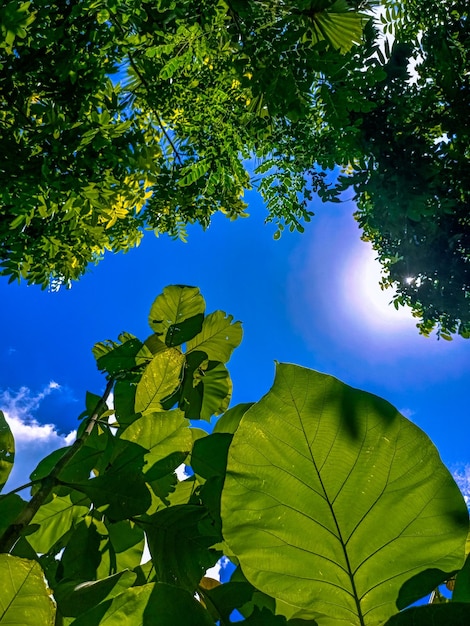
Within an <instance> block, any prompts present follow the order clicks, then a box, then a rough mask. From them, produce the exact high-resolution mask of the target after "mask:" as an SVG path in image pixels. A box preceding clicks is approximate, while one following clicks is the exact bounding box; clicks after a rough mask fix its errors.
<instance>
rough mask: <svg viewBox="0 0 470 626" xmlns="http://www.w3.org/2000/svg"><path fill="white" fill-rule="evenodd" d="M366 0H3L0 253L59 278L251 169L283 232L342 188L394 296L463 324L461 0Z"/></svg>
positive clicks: (198, 213)
mask: <svg viewBox="0 0 470 626" xmlns="http://www.w3.org/2000/svg"><path fill="white" fill-rule="evenodd" d="M377 4H378V3H377V2H375V1H374V0H364V1H362V2H361V1H355V0H349V1H346V0H302V1H301V2H281V1H279V0H244V1H243V2H242V1H239V0H231V1H226V0H219V1H215V0H201V2H198V3H197V5H195V4H194V2H189V1H184V2H175V1H173V0H160V1H155V0H151V1H147V0H132V2H129V1H128V0H113V2H108V1H106V2H105V1H104V0H80V1H79V2H73V3H72V2H67V1H66V0H60V1H59V0H57V1H56V2H53V3H51V2H49V1H46V0H35V1H34V2H21V1H20V0H11V1H10V2H9V3H7V4H5V5H4V6H3V7H2V8H1V9H0V23H1V29H0V94H1V95H0V139H1V141H2V146H3V147H4V150H3V153H4V157H3V158H2V161H1V162H0V262H1V266H2V273H3V274H5V275H8V276H10V279H11V280H15V279H18V280H19V279H21V278H23V279H26V280H27V281H28V282H30V283H36V284H40V285H42V286H43V287H47V286H48V285H49V284H50V283H51V280H52V283H53V284H61V283H65V284H68V283H69V281H71V280H74V279H77V278H79V277H80V276H81V275H82V274H83V272H84V271H85V270H86V267H87V265H88V264H89V263H90V262H92V261H97V260H99V259H100V258H101V257H102V255H103V254H104V252H105V251H106V250H114V251H118V250H124V251H125V250H128V249H129V248H130V247H132V246H135V245H138V243H139V241H140V239H141V237H142V234H143V232H144V231H145V230H153V231H154V232H155V233H156V234H157V235H158V234H160V233H169V234H170V235H171V236H173V237H182V238H184V237H185V225H186V224H191V223H199V224H201V225H202V226H203V227H206V226H207V225H208V224H209V222H210V219H211V216H212V215H213V214H214V213H215V212H217V211H222V212H223V213H224V214H226V215H227V216H228V217H229V218H230V219H235V218H237V217H240V216H243V215H246V213H245V209H246V204H245V203H244V201H243V194H244V191H245V190H247V189H250V188H251V187H252V186H255V187H256V188H257V189H258V190H259V192H260V193H261V195H262V197H263V198H264V200H265V202H266V205H267V209H268V217H267V219H268V220H272V221H274V222H275V223H277V225H278V231H277V233H276V236H279V235H280V233H281V231H282V230H283V229H284V228H285V227H286V226H287V227H288V228H290V229H292V230H293V229H298V230H303V228H304V226H303V224H304V222H305V221H308V220H310V217H311V215H312V213H311V211H310V210H309V208H308V202H309V201H310V200H311V199H312V197H313V194H314V193H318V194H319V196H320V197H321V198H322V199H323V200H332V201H339V200H340V197H341V193H342V192H343V191H345V190H347V189H350V188H351V189H353V190H354V194H355V198H356V201H357V204H358V213H357V219H358V221H359V223H360V225H361V226H362V228H363V229H364V237H365V238H367V239H369V240H371V241H372V243H373V245H374V247H375V248H376V250H377V252H378V257H379V259H380V261H381V262H382V265H383V266H384V269H385V271H386V276H385V282H386V283H391V284H393V285H394V286H395V287H396V288H397V297H396V304H397V306H399V305H400V304H409V305H410V306H411V307H412V308H413V310H414V312H415V313H416V316H417V318H418V319H419V320H420V329H421V331H422V332H424V333H429V332H430V331H431V330H432V329H433V328H434V327H435V326H436V325H437V327H438V330H440V331H442V332H441V336H442V337H444V338H449V337H450V335H451V334H452V333H454V332H458V333H459V334H461V335H462V336H468V335H469V323H470V321H469V307H468V303H469V296H468V294H469V292H470V287H469V282H470V279H469V270H468V267H469V263H468V259H469V243H468V237H469V235H468V210H467V207H468V193H469V192H468V176H467V175H466V173H467V170H468V157H469V155H468V143H469V142H468V121H467V111H468V93H469V92H470V90H469V88H468V76H469V71H468V41H469V32H468V28H469V26H468V20H467V19H466V17H465V16H466V9H465V6H464V4H465V3H459V2H444V3H443V2H441V1H440V0H439V1H438V0H434V1H433V2H424V1H422V0H402V1H401V2H395V1H392V0H388V1H386V2H385V3H383V4H384V9H385V10H384V11H383V13H382V14H381V17H380V21H381V25H380V28H379V27H378V24H379V22H378V21H377V19H378V18H376V17H375V18H373V17H372V15H373V14H372V9H373V8H374V7H376V6H377ZM383 32H385V36H386V37H388V36H389V35H390V34H393V37H394V38H395V43H394V44H393V45H392V44H390V42H388V43H387V41H384V36H383ZM410 59H414V61H415V62H416V63H415V65H416V70H417V72H418V78H417V80H415V81H414V82H413V81H410V79H409V74H408V62H409V60H410ZM248 159H254V161H251V163H250V166H249V167H248V165H247V163H248V161H247V160H248ZM253 163H255V165H253ZM337 166H339V168H340V172H342V176H340V177H339V179H337V180H336V182H334V183H330V182H327V180H326V176H325V172H327V171H328V170H335V171H337Z"/></svg>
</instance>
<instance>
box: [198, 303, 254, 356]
mask: <svg viewBox="0 0 470 626" xmlns="http://www.w3.org/2000/svg"><path fill="white" fill-rule="evenodd" d="M232 320H233V316H232V315H226V314H225V313H224V312H223V311H214V313H210V314H209V315H208V316H207V317H206V318H205V319H204V323H203V325H202V330H201V332H200V333H199V334H198V335H196V337H194V339H191V340H190V341H188V342H187V344H186V347H187V351H188V352H192V351H194V350H197V351H200V352H205V353H206V354H207V358H208V359H209V361H220V362H222V363H227V361H228V360H229V359H230V355H231V354H232V352H233V350H234V349H235V348H236V347H237V346H238V345H239V344H240V342H241V340H242V335H243V331H242V325H241V322H232Z"/></svg>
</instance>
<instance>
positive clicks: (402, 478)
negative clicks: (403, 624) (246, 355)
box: [222, 364, 468, 626]
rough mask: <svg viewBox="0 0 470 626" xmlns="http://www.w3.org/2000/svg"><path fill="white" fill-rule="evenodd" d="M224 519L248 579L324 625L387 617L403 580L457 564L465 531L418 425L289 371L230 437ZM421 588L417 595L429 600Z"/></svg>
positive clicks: (305, 373) (448, 483)
mask: <svg viewBox="0 0 470 626" xmlns="http://www.w3.org/2000/svg"><path fill="white" fill-rule="evenodd" d="M222 520H223V534H224V538H225V540H226V542H227V543H228V545H229V547H230V549H231V550H232V551H233V553H234V554H235V555H236V556H237V558H238V559H239V561H240V565H241V567H242V569H243V572H244V574H245V576H246V577H247V578H248V580H249V581H250V582H251V583H252V584H253V585H254V586H255V587H257V588H258V589H260V590H261V591H263V592H265V593H267V594H269V595H271V596H273V597H275V598H277V599H278V602H277V609H278V611H280V612H282V613H284V614H285V615H286V616H288V617H291V616H292V617H299V618H304V619H312V618H313V619H316V620H317V621H318V624H319V626H337V625H338V624H343V625H344V626H346V625H351V626H368V625H372V624H378V623H380V622H381V621H383V620H386V619H387V618H388V617H390V616H391V615H393V614H394V613H396V611H397V606H396V602H397V598H398V595H399V592H400V590H401V587H402V586H403V585H404V583H406V582H407V581H408V580H409V579H411V578H415V579H416V578H419V575H420V574H422V573H423V572H426V571H428V568H429V567H432V568H435V569H441V570H442V571H443V572H452V571H455V570H456V569H459V568H460V567H461V566H462V562H463V558H464V547H465V540H466V536H467V531H468V513H467V510H466V506H465V502H464V500H463V498H462V495H461V494H460V492H459V490H458V487H457V486H456V484H455V482H454V480H453V479H452V477H451V475H450V474H449V472H448V470H447V469H446V467H445V466H444V465H443V464H442V462H441V460H440V458H439V455H438V453H437V450H436V448H435V447H434V445H433V444H432V443H431V441H430V440H429V438H428V437H427V436H426V435H425V434H424V433H423V432H422V431H421V430H420V429H419V428H418V427H417V426H415V425H414V424H412V423H411V422H410V421H408V420H407V419H406V418H404V417H403V416H402V415H400V414H399V413H398V412H397V411H396V409H394V408H393V407H392V406H391V405H390V404H389V403H388V402H386V401H384V400H382V399H380V398H377V397H376V396H373V395H371V394H368V393H365V392H363V391H359V390H357V389H353V388H351V387H349V386H347V385H345V384H343V383H341V382H340V381H338V380H336V379H335V378H332V377H330V376H326V375H324V374H320V373H318V372H314V371H312V370H308V369H304V368H301V367H298V366H294V365H285V364H281V365H279V366H278V368H277V373H276V379H275V382H274V386H273V388H272V389H271V391H270V392H269V393H268V394H267V395H266V396H265V397H264V398H262V399H261V401H260V402H258V403H257V404H255V405H254V406H253V407H252V408H251V409H249V410H248V411H247V413H245V415H244V417H243V418H242V420H241V422H240V425H239V427H238V429H237V430H236V431H235V434H234V437H233V441H232V445H231V446H230V450H229V456H228V463H227V475H226V479H225V485H224V491H223V494H222ZM425 578H426V577H425ZM445 578H446V574H445V573H443V574H442V580H445ZM299 580H301V584H299ZM421 586H422V588H421V589H419V595H418V597H420V596H423V595H425V594H426V593H428V592H430V591H431V589H427V588H425V585H424V584H423V585H421ZM417 588H418V586H417V585H415V586H414V590H415V593H417ZM417 599H418V598H417V597H412V595H411V594H409V597H408V598H407V601H408V604H409V603H411V602H413V601H414V600H417ZM402 601H403V599H402ZM399 608H402V606H400V607H399Z"/></svg>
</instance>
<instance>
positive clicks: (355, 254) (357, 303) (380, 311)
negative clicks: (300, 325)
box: [340, 242, 416, 333]
mask: <svg viewBox="0 0 470 626" xmlns="http://www.w3.org/2000/svg"><path fill="white" fill-rule="evenodd" d="M375 257H376V253H375V252H374V250H373V249H372V246H371V245H370V244H368V243H365V242H361V246H354V247H353V249H352V250H351V254H350V255H348V257H347V259H346V262H345V265H344V268H343V271H342V273H341V279H340V282H341V285H340V294H341V304H342V308H343V312H344V314H346V315H347V316H348V317H350V318H351V319H354V321H355V322H356V324H361V325H362V326H366V327H367V328H369V329H373V330H375V331H378V332H386V333H391V332H402V331H403V330H404V329H405V328H406V327H408V328H410V327H412V328H415V325H416V320H415V319H414V318H413V316H412V314H411V310H410V309H409V308H408V307H400V308H399V309H398V310H397V309H395V307H394V306H393V304H391V301H392V299H393V296H394V291H393V289H385V290H383V289H381V287H380V284H379V283H380V281H381V278H382V272H381V266H380V264H379V262H378V261H377V260H376V258H375Z"/></svg>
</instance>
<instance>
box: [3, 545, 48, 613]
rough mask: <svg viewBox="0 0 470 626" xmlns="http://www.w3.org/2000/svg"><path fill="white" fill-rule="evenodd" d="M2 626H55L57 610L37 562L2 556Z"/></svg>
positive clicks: (8, 555)
mask: <svg viewBox="0 0 470 626" xmlns="http://www.w3.org/2000/svg"><path fill="white" fill-rule="evenodd" d="M0 589H1V590H2V591H1V593H0V624H5V626H6V624H33V623H36V624H41V625H44V626H53V624H54V623H55V606H54V602H53V600H52V597H51V595H50V591H49V589H48V588H47V584H46V581H45V579H44V574H43V572H42V570H41V567H40V565H39V564H38V563H36V562H35V561H27V560H26V559H19V558H17V557H15V556H11V555H10V554H0Z"/></svg>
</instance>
